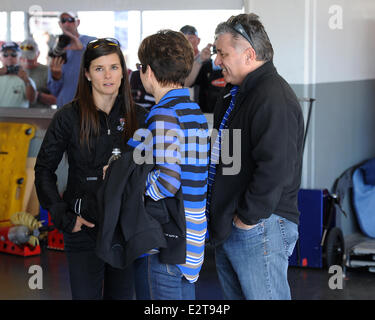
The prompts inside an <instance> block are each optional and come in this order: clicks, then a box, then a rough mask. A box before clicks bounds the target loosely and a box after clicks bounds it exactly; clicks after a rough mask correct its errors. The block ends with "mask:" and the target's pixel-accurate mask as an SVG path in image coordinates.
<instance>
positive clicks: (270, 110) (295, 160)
mask: <svg viewBox="0 0 375 320" xmlns="http://www.w3.org/2000/svg"><path fill="white" fill-rule="evenodd" d="M231 87H232V86H231V85H229V84H228V85H227V86H226V88H225V90H224V91H223V94H222V96H221V97H220V98H219V100H218V102H217V105H216V107H215V113H214V128H216V129H218V128H219V126H220V123H221V120H222V119H223V116H224V114H225V112H226V110H227V108H228V106H229V103H230V101H231V95H230V94H228V93H229V91H230V89H231ZM226 128H228V129H230V136H229V145H230V155H232V152H233V150H235V152H236V148H234V149H233V131H232V129H241V143H237V144H236V146H237V147H240V149H239V150H240V154H238V153H237V154H234V158H235V160H236V159H237V163H240V170H239V172H238V173H237V174H234V175H233V174H232V175H231V174H229V175H223V167H231V166H232V165H223V163H222V162H220V163H219V164H218V166H217V170H216V177H215V183H214V186H213V192H212V198H211V207H210V220H209V228H210V237H211V242H212V243H213V244H218V243H221V242H223V241H224V240H225V239H227V237H228V236H229V235H230V232H231V230H232V229H231V226H232V219H233V216H234V214H237V215H238V216H239V218H240V220H241V221H242V222H244V223H245V224H248V225H254V224H256V223H258V222H259V220H260V219H264V218H268V217H269V216H270V215H271V214H272V213H275V214H278V215H280V216H282V217H284V218H286V219H288V220H290V221H292V222H295V223H298V221H299V212H298V207H297V195H298V190H299V186H300V181H301V168H302V141H303V135H304V121H303V115H302V110H301V106H300V105H299V102H298V99H297V98H296V96H295V94H294V92H293V91H292V89H291V88H290V86H289V85H288V83H287V82H286V81H285V80H284V79H283V78H282V77H281V76H280V75H279V74H278V73H277V71H276V69H275V67H274V65H273V63H272V61H270V62H266V63H265V64H263V65H262V66H261V67H260V68H258V69H256V70H255V71H253V72H251V73H250V74H248V75H247V77H246V78H245V80H244V81H243V83H242V84H241V86H240V88H239V91H238V93H237V97H236V102H235V106H234V109H233V110H232V113H231V114H230V116H229V119H228V121H227V126H226ZM222 149H223V144H222Z"/></svg>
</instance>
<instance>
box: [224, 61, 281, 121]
mask: <svg viewBox="0 0 375 320" xmlns="http://www.w3.org/2000/svg"><path fill="white" fill-rule="evenodd" d="M275 72H276V68H275V66H274V64H273V61H272V60H271V61H267V62H265V63H264V64H263V65H261V66H260V67H259V68H257V69H255V70H254V71H252V72H250V73H249V74H248V75H247V76H246V78H245V79H244V81H243V82H242V84H241V85H240V88H239V90H238V92H237V97H236V103H235V105H234V108H233V110H232V112H231V114H230V115H229V118H228V121H227V123H228V124H229V123H230V122H231V120H232V119H233V117H234V115H235V114H236V113H237V112H238V111H239V110H240V109H241V107H243V104H242V101H243V100H244V99H245V98H246V97H247V96H248V93H249V91H251V90H252V89H253V88H254V87H255V86H257V85H258V83H259V80H260V79H261V78H262V77H263V76H265V75H267V74H272V73H275ZM232 87H233V85H229V86H227V88H226V90H225V91H224V97H226V98H225V101H226V100H227V99H228V100H229V101H230V99H231V95H230V90H231V89H232ZM224 105H225V107H224V110H221V111H222V114H221V115H220V119H218V121H219V124H220V121H221V120H222V118H223V116H224V114H225V111H226V108H227V107H228V105H229V103H228V104H227V103H224Z"/></svg>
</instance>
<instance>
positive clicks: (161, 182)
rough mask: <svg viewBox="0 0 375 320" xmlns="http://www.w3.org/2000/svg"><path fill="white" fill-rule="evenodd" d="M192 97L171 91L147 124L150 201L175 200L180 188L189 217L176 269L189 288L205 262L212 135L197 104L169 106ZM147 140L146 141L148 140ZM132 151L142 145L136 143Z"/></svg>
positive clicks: (187, 217) (148, 119) (150, 114)
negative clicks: (183, 253) (182, 255)
mask: <svg viewBox="0 0 375 320" xmlns="http://www.w3.org/2000/svg"><path fill="white" fill-rule="evenodd" d="M181 96H189V90H188V89H185V88H184V89H175V90H171V91H169V92H168V93H167V94H166V95H165V96H164V97H163V98H162V99H161V100H160V102H159V103H158V104H157V105H154V106H153V107H152V108H151V111H150V113H149V114H148V117H147V118H146V127H147V129H148V134H152V140H151V141H152V152H153V160H154V163H155V169H154V170H152V171H151V172H150V174H149V175H148V179H147V182H146V193H145V194H146V195H147V196H149V197H151V198H152V199H153V200H155V201H158V200H160V199H163V198H166V197H174V195H175V194H176V193H177V191H178V190H179V189H180V188H181V189H182V194H183V199H184V207H185V217H186V262H185V263H184V264H182V265H178V267H179V268H180V270H181V272H182V273H183V274H184V276H185V278H186V279H187V280H188V281H189V282H195V281H196V280H197V279H198V276H199V271H200V269H201V266H202V264H203V260H204V244H205V236H206V231H207V221H206V214H205V210H206V196H207V177H208V163H209V132H208V125H207V120H206V118H205V116H204V115H203V113H202V111H201V110H200V108H199V106H198V105H197V104H196V103H194V102H183V103H178V104H176V105H175V106H173V107H163V105H165V104H166V103H168V102H170V101H172V100H174V99H176V98H178V97H181ZM146 140H148V139H146ZM129 145H131V146H133V147H135V148H137V147H139V146H140V145H141V144H140V143H139V142H138V141H135V140H133V139H130V140H129Z"/></svg>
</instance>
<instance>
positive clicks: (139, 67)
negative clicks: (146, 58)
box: [135, 63, 147, 73]
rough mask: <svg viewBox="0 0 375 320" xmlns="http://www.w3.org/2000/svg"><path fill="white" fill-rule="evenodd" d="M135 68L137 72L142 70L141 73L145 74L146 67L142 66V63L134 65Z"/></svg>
mask: <svg viewBox="0 0 375 320" xmlns="http://www.w3.org/2000/svg"><path fill="white" fill-rule="evenodd" d="M135 67H136V68H137V70H138V71H139V72H140V71H141V70H142V73H145V72H146V70H147V65H145V64H142V63H136V64H135Z"/></svg>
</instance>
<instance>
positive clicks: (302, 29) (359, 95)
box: [245, 0, 375, 188]
mask: <svg viewBox="0 0 375 320" xmlns="http://www.w3.org/2000/svg"><path fill="white" fill-rule="evenodd" d="M245 10H246V12H254V13H256V14H258V15H259V16H260V18H261V21H262V22H263V24H264V26H265V28H266V31H267V33H268V35H269V37H270V39H271V42H272V44H273V47H274V51H275V58H274V62H275V65H276V67H277V69H278V71H279V73H280V74H281V75H282V76H283V77H284V78H285V79H286V80H287V81H288V82H289V83H291V85H292V87H293V89H295V91H296V93H297V95H298V96H300V97H301V96H304V97H312V98H316V99H317V100H316V103H315V105H314V108H313V114H312V122H311V125H310V131H309V135H308V140H307V146H306V150H305V154H304V166H303V181H302V187H304V188H331V186H332V184H333V182H334V180H335V179H336V178H337V177H338V176H339V175H340V174H341V173H342V172H343V171H344V170H345V169H347V168H348V167H350V166H352V165H354V164H356V163H358V162H360V161H362V160H365V159H368V158H371V157H374V156H375V143H374V139H375V57H374V52H375V32H374V31H375V1H374V0H355V1H353V0H304V1H302V0H284V1H279V0H247V1H245ZM303 107H304V112H305V114H306V113H307V105H306V104H305V105H304V106H303Z"/></svg>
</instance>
